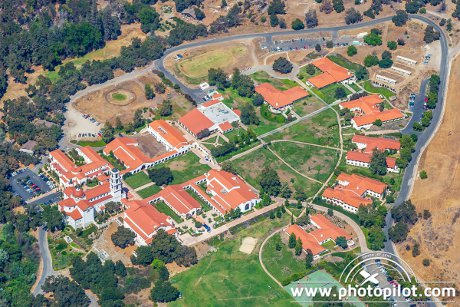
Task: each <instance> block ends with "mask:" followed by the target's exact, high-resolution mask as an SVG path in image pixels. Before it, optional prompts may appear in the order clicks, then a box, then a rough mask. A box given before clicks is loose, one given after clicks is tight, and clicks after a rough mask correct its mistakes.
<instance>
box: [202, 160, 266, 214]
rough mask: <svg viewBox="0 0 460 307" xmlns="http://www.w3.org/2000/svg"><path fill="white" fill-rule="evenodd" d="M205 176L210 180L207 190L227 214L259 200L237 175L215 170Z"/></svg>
mask: <svg viewBox="0 0 460 307" xmlns="http://www.w3.org/2000/svg"><path fill="white" fill-rule="evenodd" d="M205 175H206V179H207V180H208V187H207V189H208V191H210V192H211V194H213V196H212V199H213V200H214V201H215V202H216V203H218V204H219V205H220V206H221V208H222V209H223V210H224V211H226V212H230V211H231V210H232V209H236V208H237V207H238V206H239V205H241V204H243V203H246V202H248V201H251V200H254V199H258V198H259V196H258V195H257V194H256V193H255V192H254V191H253V190H252V189H251V187H250V186H249V185H248V184H247V183H246V182H244V180H243V179H241V178H240V177H239V176H237V175H234V174H232V173H229V172H226V171H217V170H213V169H212V170H210V171H209V172H208V173H207V174H205Z"/></svg>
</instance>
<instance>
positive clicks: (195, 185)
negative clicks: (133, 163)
mask: <svg viewBox="0 0 460 307" xmlns="http://www.w3.org/2000/svg"><path fill="white" fill-rule="evenodd" d="M201 184H205V185H206V190H203V188H202V187H201ZM190 193H193V194H190ZM192 195H196V196H197V197H198V198H199V199H201V200H202V201H203V202H205V203H206V204H208V205H209V206H210V207H211V208H212V211H213V212H215V213H217V214H219V215H222V216H223V215H225V214H227V213H229V212H230V211H232V210H236V209H239V210H241V212H246V211H248V210H251V209H252V208H254V206H255V205H256V204H257V203H258V202H260V198H259V196H258V195H257V194H256V193H255V192H254V191H253V190H252V188H251V187H250V186H249V185H248V184H247V183H246V182H244V180H243V179H241V178H240V177H239V176H238V175H234V174H232V173H229V172H226V171H217V170H210V171H209V172H208V173H206V174H204V175H202V176H199V177H197V178H194V179H191V180H189V181H187V182H185V183H182V184H177V185H170V186H168V187H166V188H165V189H163V190H161V191H160V192H159V193H157V194H155V195H153V196H150V197H149V198H147V199H146V201H147V202H148V203H150V204H155V203H157V202H159V201H163V202H164V203H165V204H166V205H167V206H168V207H170V208H171V209H172V210H173V211H174V212H175V213H176V214H177V215H179V216H180V217H182V218H184V219H187V218H190V217H192V216H194V215H198V214H200V213H201V205H200V203H199V202H198V201H197V200H196V199H195V198H194V197H192Z"/></svg>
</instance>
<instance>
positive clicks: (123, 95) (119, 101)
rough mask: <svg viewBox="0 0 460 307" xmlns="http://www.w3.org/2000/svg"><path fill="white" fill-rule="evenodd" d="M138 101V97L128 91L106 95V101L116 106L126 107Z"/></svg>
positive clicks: (111, 92)
mask: <svg viewBox="0 0 460 307" xmlns="http://www.w3.org/2000/svg"><path fill="white" fill-rule="evenodd" d="M135 99H136V95H135V94H134V93H133V92H131V91H127V90H113V91H110V92H108V93H107V94H105V100H106V101H107V102H108V103H111V104H114V105H116V106H126V105H128V104H130V103H131V102H133V101H134V100H135Z"/></svg>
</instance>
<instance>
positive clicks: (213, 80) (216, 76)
mask: <svg viewBox="0 0 460 307" xmlns="http://www.w3.org/2000/svg"><path fill="white" fill-rule="evenodd" d="M208 82H209V84H210V85H215V86H217V87H218V88H219V89H221V90H224V89H226V88H227V87H229V86H230V81H229V80H228V75H227V73H226V72H225V71H224V70H223V69H222V68H210V69H209V70H208Z"/></svg>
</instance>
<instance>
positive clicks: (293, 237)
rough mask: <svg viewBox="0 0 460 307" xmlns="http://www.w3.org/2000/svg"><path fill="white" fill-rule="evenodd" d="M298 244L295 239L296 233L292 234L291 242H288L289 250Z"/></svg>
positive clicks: (290, 236)
mask: <svg viewBox="0 0 460 307" xmlns="http://www.w3.org/2000/svg"><path fill="white" fill-rule="evenodd" d="M296 242H297V240H296V238H295V234H294V233H291V234H290V235H289V242H288V246H289V248H294V247H295V245H296Z"/></svg>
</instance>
